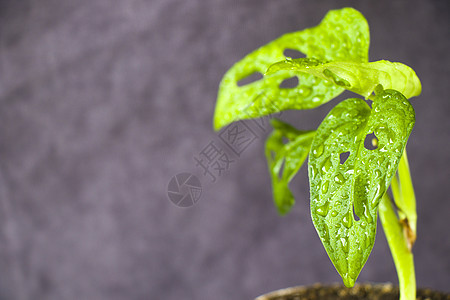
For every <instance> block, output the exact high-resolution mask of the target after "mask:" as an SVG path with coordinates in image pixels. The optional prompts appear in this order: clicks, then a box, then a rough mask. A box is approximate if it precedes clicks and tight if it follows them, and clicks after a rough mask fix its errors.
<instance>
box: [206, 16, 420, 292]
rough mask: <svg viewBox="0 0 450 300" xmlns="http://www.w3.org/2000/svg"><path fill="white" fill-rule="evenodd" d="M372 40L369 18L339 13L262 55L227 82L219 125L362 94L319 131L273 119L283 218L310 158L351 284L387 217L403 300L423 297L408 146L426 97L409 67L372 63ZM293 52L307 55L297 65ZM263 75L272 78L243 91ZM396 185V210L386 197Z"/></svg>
mask: <svg viewBox="0 0 450 300" xmlns="http://www.w3.org/2000/svg"><path fill="white" fill-rule="evenodd" d="M369 39H370V36H369V27H368V24H367V21H366V19H365V18H364V17H363V15H362V14H361V13H359V12H358V11H356V10H354V9H352V8H344V9H340V10H333V11H330V12H329V13H328V14H327V15H326V16H325V18H324V19H323V20H322V22H321V23H320V24H319V25H318V26H316V27H313V28H310V29H306V30H303V31H299V32H293V33H288V34H285V35H283V36H281V37H279V38H278V39H276V40H274V41H272V42H270V43H268V44H267V45H265V46H263V47H261V48H259V49H257V50H255V51H253V52H252V53H250V54H248V55H247V56H246V57H244V59H242V60H241V61H239V62H237V63H236V64H235V65H234V66H233V67H232V68H231V69H230V70H228V72H227V73H226V74H225V76H224V77H223V80H222V82H221V84H220V88H219V94H218V99H217V106H216V111H215V115H214V128H215V129H216V130H219V129H221V128H222V127H224V126H226V125H228V124H230V123H231V122H234V121H238V120H242V119H249V118H259V117H262V116H266V115H270V114H273V113H276V112H280V111H283V110H288V109H312V108H315V107H318V106H320V105H322V104H324V103H326V102H328V101H330V100H332V99H334V98H335V97H336V96H338V95H339V94H341V93H342V92H343V91H344V90H349V91H352V92H354V93H356V94H358V95H360V96H362V97H363V98H364V99H360V98H351V99H347V100H344V101H342V102H340V103H339V104H337V105H336V106H335V107H334V108H333V109H332V110H331V111H330V112H329V113H328V115H327V116H326V117H325V119H324V120H323V121H322V123H321V124H320V126H319V128H317V130H315V131H314V130H312V131H311V130H309V131H301V130H297V129H296V128H294V127H292V126H291V125H289V124H286V123H284V122H282V121H279V120H275V119H273V120H272V122H271V123H272V126H273V128H274V131H273V132H272V134H271V135H270V136H269V137H268V139H267V142H266V157H267V161H268V166H269V171H270V173H271V178H272V186H273V198H274V202H275V205H276V207H277V209H278V212H279V213H280V214H281V215H284V214H286V213H288V212H289V210H290V209H291V208H292V205H293V204H294V197H293V195H292V193H291V191H290V190H289V186H288V185H289V182H290V181H291V180H292V178H293V177H294V176H295V174H296V173H297V172H298V170H299V169H300V167H301V166H302V165H303V163H304V162H305V160H306V158H307V157H308V156H309V158H308V175H309V183H310V202H311V216H312V220H313V223H314V226H315V228H316V230H317V233H318V235H319V237H320V239H321V241H322V243H323V246H324V247H325V250H326V252H327V253H328V256H329V257H330V259H331V261H332V263H333V264H334V266H335V268H336V270H337V271H338V272H339V274H340V275H341V277H342V279H343V281H344V284H345V285H346V286H348V287H352V286H353V285H354V284H355V280H356V278H357V277H358V275H359V273H360V272H361V269H362V267H363V266H364V264H365V262H366V261H367V259H368V257H369V254H370V252H371V251H372V247H373V244H374V242H375V233H376V225H377V214H378V213H379V214H380V218H381V224H382V225H383V229H384V231H385V234H386V237H387V240H388V243H389V246H390V249H391V252H392V256H393V258H394V262H395V266H396V268H397V274H398V276H399V284H400V294H401V296H400V297H401V298H400V299H402V300H406V299H408V300H410V299H415V293H416V285H415V275H414V264H413V256H412V253H411V248H412V245H413V243H414V241H415V237H416V220H417V216H416V207H415V196H414V190H413V187H412V183H411V177H410V174H409V166H408V160H407V156H406V151H405V147H406V143H407V141H408V138H409V135H410V134H411V131H412V128H413V126H414V122H415V113H414V109H413V107H412V106H411V104H410V102H409V100H408V99H409V98H411V97H414V96H418V95H419V94H420V92H421V84H420V81H419V78H418V77H417V76H416V74H415V72H414V71H413V70H412V69H411V68H410V67H408V66H406V65H404V64H401V63H396V62H389V61H385V60H382V61H376V62H369V58H368V52H369ZM286 50H296V51H299V52H302V53H303V54H304V55H305V56H306V57H305V58H298V59H292V58H290V57H287V56H285V54H284V53H286V52H285V51H286ZM254 73H261V74H264V76H263V78H262V79H260V80H257V81H254V82H251V83H249V84H246V85H242V86H240V85H238V82H239V81H240V80H242V79H244V78H246V77H248V76H250V75H252V74H254ZM292 77H297V78H298V81H299V84H298V85H297V86H296V87H293V88H283V87H280V85H281V83H282V82H283V81H284V80H286V79H289V78H292ZM368 103H371V105H369V104H368ZM285 139H287V141H288V142H287V143H286V141H285ZM389 187H391V189H392V195H393V198H394V201H395V208H394V205H393V204H392V201H391V199H390V198H389V197H388V195H387V194H386V191H387V190H388V188H389Z"/></svg>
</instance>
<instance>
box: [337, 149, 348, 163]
mask: <svg viewBox="0 0 450 300" xmlns="http://www.w3.org/2000/svg"><path fill="white" fill-rule="evenodd" d="M349 156H350V152H349V151H347V152H342V153H341V154H340V155H339V160H340V162H341V165H343V164H344V163H345V162H346V161H347V159H348V157H349Z"/></svg>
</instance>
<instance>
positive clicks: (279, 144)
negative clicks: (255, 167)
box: [266, 119, 315, 215]
mask: <svg viewBox="0 0 450 300" xmlns="http://www.w3.org/2000/svg"><path fill="white" fill-rule="evenodd" d="M271 124H272V126H273V128H274V130H273V132H272V134H271V135H270V136H269V137H268V138H267V141H266V158H267V164H268V166H269V172H270V174H271V177H272V190H273V199H274V202H275V205H276V207H277V209H278V212H279V213H280V214H281V215H285V214H286V213H288V212H289V210H290V209H291V208H292V205H294V202H295V201H294V196H293V195H292V192H291V191H290V190H289V182H290V181H291V180H292V178H293V177H294V176H295V174H297V172H298V170H299V169H300V167H301V166H302V164H303V163H304V161H305V159H306V157H307V156H308V153H309V149H310V147H311V142H312V139H313V138H314V135H315V131H300V130H297V129H295V128H294V127H292V126H291V125H289V124H286V123H283V122H282V121H279V120H276V119H272V120H271ZM284 139H286V140H287V142H286V143H285V142H284Z"/></svg>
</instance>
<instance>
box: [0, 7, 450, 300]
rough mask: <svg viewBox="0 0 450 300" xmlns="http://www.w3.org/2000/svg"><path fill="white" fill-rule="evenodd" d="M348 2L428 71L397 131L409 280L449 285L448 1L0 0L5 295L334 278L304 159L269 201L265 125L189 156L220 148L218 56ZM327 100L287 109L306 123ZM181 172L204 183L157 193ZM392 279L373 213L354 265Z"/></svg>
mask: <svg viewBox="0 0 450 300" xmlns="http://www.w3.org/2000/svg"><path fill="white" fill-rule="evenodd" d="M344 6H352V7H354V8H356V9H358V10H360V11H361V12H362V13H363V14H364V15H365V16H366V17H367V19H368V21H369V25H370V28H371V50H370V58H371V60H379V59H388V60H392V61H400V62H403V63H406V64H408V65H409V66H411V67H413V68H414V69H415V70H416V72H417V74H418V75H419V77H420V78H421V80H422V84H423V93H422V95H421V96H420V97H418V98H414V99H413V100H412V103H413V106H414V107H415V109H416V114H417V121H416V126H415V128H414V130H413V134H412V137H411V138H410V141H409V143H408V154H409V158H410V164H411V172H412V175H413V180H414V183H415V188H416V196H417V200H418V211H419V221H418V235H419V236H418V241H417V243H416V245H415V248H414V251H415V260H416V271H417V280H418V285H419V286H421V287H431V288H435V289H440V290H443V291H447V292H450V255H449V254H450V239H449V233H448V230H449V225H450V221H449V220H450V216H449V213H450V201H449V200H450V197H449V195H450V187H449V186H450V184H449V177H450V173H449V168H450V154H449V149H450V135H449V129H450V118H449V116H450V103H449V92H448V91H449V86H448V85H449V80H450V71H449V68H450V57H449V52H450V26H449V25H450V5H449V1H446V0H441V1H438V0H434V1H423V0H404V1H403V0H402V1H400V0H396V1H369V0H357V1H356V0H355V1H331V0H328V1H295V0H278V1H261V0H254V1H225V0H211V1H200V0H153V1H152V0H147V1H146V0H123V1H107V0H78V1H60V0H40V1H31V0H21V1H15V0H0V299H216V300H217V299H224V300H225V299H228V300H229V299H252V298H253V297H255V296H257V295H259V294H262V293H265V292H268V291H271V290H275V289H279V288H284V287H288V286H293V285H300V284H312V283H315V282H324V283H331V282H341V279H340V277H339V275H338V274H337V272H336V271H335V269H334V267H333V266H332V264H331V262H330V261H329V259H328V257H327V255H326V253H325V251H324V249H323V247H322V245H321V243H320V241H319V239H318V237H317V234H316V232H315V230H314V227H313V225H312V222H311V218H310V213H309V203H308V201H309V190H308V183H307V175H306V168H302V169H301V170H300V172H299V174H298V175H297V176H296V177H295V178H294V180H293V183H292V184H291V186H292V188H293V190H294V195H295V196H296V199H297V204H296V206H295V207H294V209H293V211H292V212H291V213H290V214H289V215H288V216H286V217H283V218H281V217H279V216H278V215H277V213H276V210H275V208H274V206H273V204H272V197H271V187H270V178H269V175H268V172H267V170H266V169H267V166H266V162H265V158H264V152H263V146H264V140H265V136H266V135H267V133H268V128H264V127H263V129H261V128H259V129H260V130H259V131H257V130H258V128H257V127H254V128H255V133H256V134H257V135H258V137H257V138H256V139H255V140H254V141H253V142H252V144H251V145H249V147H248V148H247V149H246V150H245V151H244V152H243V153H242V154H241V156H240V157H237V156H234V157H233V159H234V162H233V163H232V164H231V165H230V167H229V170H228V171H227V172H225V173H223V174H222V175H221V176H220V177H218V178H217V179H216V181H215V182H214V183H213V182H211V177H210V176H208V175H206V176H204V175H203V173H202V172H203V171H202V169H201V168H200V167H197V166H196V162H195V160H194V158H195V157H197V156H198V155H199V153H200V152H201V151H202V149H204V147H205V146H207V145H208V144H209V143H210V142H211V141H213V142H214V143H215V144H216V145H218V146H220V147H222V148H223V149H226V147H225V146H224V145H223V143H222V142H221V140H220V137H219V135H218V133H214V132H213V130H212V116H213V111H214V106H215V98H216V93H217V88H218V85H219V82H220V79H221V77H222V75H223V74H224V73H225V71H226V70H227V69H228V68H229V67H230V66H231V65H232V64H233V63H234V62H236V61H237V60H239V59H240V58H242V57H243V56H244V55H245V54H246V53H248V52H250V51H252V50H253V49H255V48H257V47H259V46H261V45H263V44H265V43H267V42H269V41H270V40H272V39H274V38H276V37H278V36H280V35H281V34H283V33H285V32H290V31H297V30H301V29H304V28H306V27H310V26H314V25H316V24H318V23H319V22H320V20H321V19H322V17H323V16H324V15H325V13H326V12H327V11H328V10H330V9H334V8H341V7H344ZM349 95H350V94H346V95H345V96H349ZM345 96H342V97H340V98H339V99H341V100H342V99H343V97H345ZM338 101H339V100H334V101H332V102H330V103H328V104H326V105H324V106H322V107H320V108H318V109H315V110H312V111H301V112H299V111H297V112H286V113H284V114H283V115H282V118H283V119H284V120H288V121H290V122H292V123H293V124H295V125H296V126H297V127H298V128H302V129H313V128H315V127H316V126H317V125H318V124H319V123H320V121H321V120H322V118H323V117H324V116H325V115H326V113H327V112H328V111H329V110H330V109H331V108H332V107H333V106H334V105H335V104H336V103H338ZM248 124H250V125H249V126H253V125H255V124H254V123H248ZM224 151H225V150H224ZM226 151H229V149H228V150H226ZM180 172H190V173H193V174H195V175H196V176H197V177H198V178H199V180H200V181H201V184H202V187H203V192H202V195H201V197H200V199H199V201H198V202H197V203H196V204H195V205H194V206H192V207H190V208H179V207H177V206H175V205H174V204H173V203H171V202H170V201H169V199H168V197H167V186H168V183H169V181H170V179H171V178H172V176H174V175H176V174H178V173H180ZM386 281H391V282H397V278H396V273H395V269H394V265H393V262H392V258H391V255H390V252H389V249H388V246H387V244H386V241H385V238H384V234H383V232H382V230H381V227H379V230H378V233H377V240H376V243H375V247H374V249H373V251H372V254H371V256H370V257H369V260H368V262H367V264H366V266H365V267H364V269H363V271H362V273H361V275H360V277H359V282H386Z"/></svg>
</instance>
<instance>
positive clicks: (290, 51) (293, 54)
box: [283, 49, 306, 59]
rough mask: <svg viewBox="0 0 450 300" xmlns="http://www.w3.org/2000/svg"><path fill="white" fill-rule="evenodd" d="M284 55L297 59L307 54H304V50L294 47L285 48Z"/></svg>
mask: <svg viewBox="0 0 450 300" xmlns="http://www.w3.org/2000/svg"><path fill="white" fill-rule="evenodd" d="M283 54H284V56H286V57H290V58H292V59H297V58H304V57H306V55H305V54H303V53H302V52H300V51H298V50H294V49H285V50H284V51H283Z"/></svg>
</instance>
